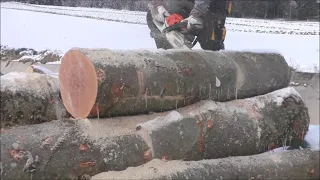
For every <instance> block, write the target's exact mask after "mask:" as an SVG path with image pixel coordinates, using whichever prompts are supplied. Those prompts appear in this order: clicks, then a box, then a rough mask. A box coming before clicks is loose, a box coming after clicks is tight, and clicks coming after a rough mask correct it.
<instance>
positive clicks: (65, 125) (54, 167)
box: [1, 116, 151, 180]
mask: <svg viewBox="0 0 320 180" xmlns="http://www.w3.org/2000/svg"><path fill="white" fill-rule="evenodd" d="M147 117H148V118H151V117H150V116H147ZM143 120H144V121H146V117H142V116H139V117H136V118H135V117H128V118H125V119H122V118H118V119H110V121H106V120H105V119H104V120H90V121H89V120H88V119H85V120H77V121H76V120H56V121H51V122H46V123H41V124H36V125H26V126H19V127H12V128H10V129H2V131H1V163H2V168H1V172H2V174H1V179H30V178H31V177H32V178H33V179H48V180H49V179H50V180H51V179H74V180H75V179H78V178H79V177H82V176H85V175H95V174H97V173H100V172H104V171H106V170H109V169H110V170H124V169H125V168H127V167H129V166H138V165H141V164H143V163H145V160H144V151H146V150H147V149H148V146H147V144H146V143H145V142H144V140H143V139H142V138H141V137H140V136H139V135H137V134H135V125H136V124H135V123H136V122H142V121H143ZM122 122H124V123H122Z"/></svg>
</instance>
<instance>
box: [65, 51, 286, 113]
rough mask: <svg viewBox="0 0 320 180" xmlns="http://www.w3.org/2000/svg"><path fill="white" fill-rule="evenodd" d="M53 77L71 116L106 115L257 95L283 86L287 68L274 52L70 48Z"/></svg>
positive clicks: (279, 56) (164, 108) (283, 60)
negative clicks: (56, 78)
mask: <svg viewBox="0 0 320 180" xmlns="http://www.w3.org/2000/svg"><path fill="white" fill-rule="evenodd" d="M59 80H60V89H61V96H62V100H63V104H64V105H65V107H66V109H67V111H68V112H70V114H71V115H72V116H73V117H75V118H78V117H80V118H86V117H97V116H98V115H99V117H108V116H122V115H134V114H139V113H147V112H150V111H153V112H162V111H168V110H173V109H176V108H179V107H183V106H187V105H190V104H193V103H195V102H199V101H201V100H206V99H207V100H214V101H221V102H224V101H229V100H233V99H242V98H247V97H252V96H256V95H262V94H265V93H268V92H272V91H274V90H277V89H281V88H284V87H287V86H288V84H289V81H290V68H289V67H288V64H287V63H286V61H285V59H284V58H283V56H281V55H279V54H276V53H253V52H231V51H230V52H229V51H221V52H212V51H203V50H202V51H201V50H200V51H183V50H179V51H176V50H166V51H162V50H157V51H155V52H152V51H147V50H143V51H135V50H126V51H111V50H108V49H76V48H75V49H71V50H70V51H68V52H67V53H66V54H65V55H64V56H63V58H62V62H61V65H60V71H59Z"/></svg>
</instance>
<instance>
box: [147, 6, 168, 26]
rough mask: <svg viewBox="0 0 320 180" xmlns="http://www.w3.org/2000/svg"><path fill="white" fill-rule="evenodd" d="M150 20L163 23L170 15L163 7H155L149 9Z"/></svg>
mask: <svg viewBox="0 0 320 180" xmlns="http://www.w3.org/2000/svg"><path fill="white" fill-rule="evenodd" d="M150 12H151V16H152V19H154V20H156V21H159V22H161V23H164V22H165V20H166V17H167V16H170V13H169V12H168V11H167V10H166V9H165V8H164V7H163V6H157V7H153V8H150Z"/></svg>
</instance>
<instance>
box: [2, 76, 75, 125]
mask: <svg viewBox="0 0 320 180" xmlns="http://www.w3.org/2000/svg"><path fill="white" fill-rule="evenodd" d="M67 116H69V114H68V113H67V111H66V109H65V108H64V106H63V104H62V100H61V98H60V90H59V80H58V77H57V76H49V75H44V74H29V73H17V72H12V73H8V74H6V75H3V76H1V110H0V117H1V125H2V127H4V126H13V125H25V124H36V123H41V122H46V121H51V120H56V119H62V118H63V117H67Z"/></svg>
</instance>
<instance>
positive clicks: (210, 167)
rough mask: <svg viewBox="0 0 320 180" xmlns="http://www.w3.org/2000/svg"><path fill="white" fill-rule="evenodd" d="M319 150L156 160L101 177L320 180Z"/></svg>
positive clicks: (96, 178)
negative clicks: (191, 159)
mask: <svg viewBox="0 0 320 180" xmlns="http://www.w3.org/2000/svg"><path fill="white" fill-rule="evenodd" d="M319 178H320V176H319V151H310V150H308V149H303V150H292V151H284V152H281V153H275V154H271V155H270V154H259V155H253V156H240V157H229V158H223V159H212V160H202V161H188V162H184V161H178V160H175V161H168V162H166V161H162V160H159V159H155V160H152V161H151V162H148V163H147V164H145V165H142V166H139V167H130V168H128V169H126V170H124V171H109V172H104V173H100V174H97V175H95V176H93V177H92V178H91V180H102V179H150V180H151V179H152V180H160V179H161V180H162V179H246V180H254V179H258V180H263V179H290V180H291V179H297V180H307V179H319Z"/></svg>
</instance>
